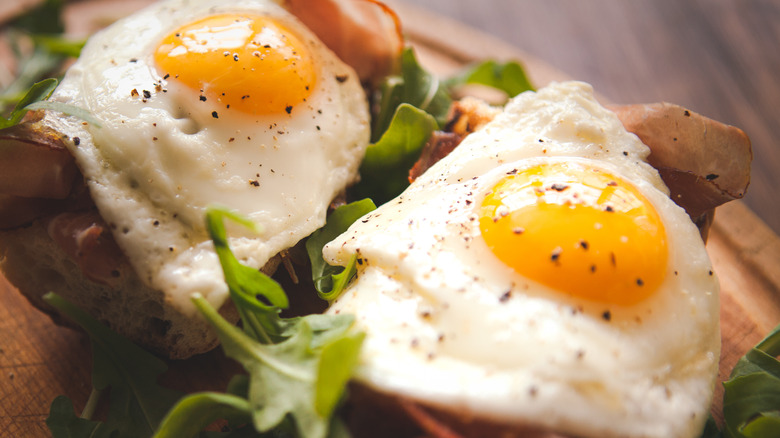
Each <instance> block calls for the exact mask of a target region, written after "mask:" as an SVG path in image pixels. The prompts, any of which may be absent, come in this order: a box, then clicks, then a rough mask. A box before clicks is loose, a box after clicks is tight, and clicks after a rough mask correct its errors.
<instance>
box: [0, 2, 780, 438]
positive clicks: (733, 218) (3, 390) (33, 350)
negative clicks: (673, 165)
mask: <svg viewBox="0 0 780 438" xmlns="http://www.w3.org/2000/svg"><path fill="white" fill-rule="evenodd" d="M146 3H148V0H127V1H125V0H120V1H116V0H110V1H101V2H94V1H88V2H80V3H75V4H73V5H71V7H70V10H69V13H68V15H67V17H68V20H67V21H68V22H69V23H70V25H71V26H72V27H71V29H73V30H74V31H75V32H76V33H81V34H83V33H84V32H87V31H89V30H93V29H94V28H96V27H99V26H102V25H104V24H105V23H107V22H110V21H112V20H114V19H116V18H118V17H119V16H121V15H124V14H126V13H129V12H131V11H132V10H134V9H137V8H140V7H141V6H143V5H144V4H146ZM387 3H388V4H390V5H391V6H392V7H393V8H394V9H396V11H397V12H398V13H399V15H400V16H401V19H402V23H403V26H404V31H405V33H406V35H407V37H408V39H409V41H410V42H411V43H412V44H413V45H414V46H415V47H416V49H417V53H418V57H419V58H420V60H421V62H422V63H423V64H424V65H425V66H427V67H428V68H430V69H431V70H433V71H435V72H438V73H441V74H443V75H446V74H448V73H451V72H453V71H455V70H457V69H458V68H460V67H462V66H464V65H466V64H468V63H471V62H475V61H479V60H483V59H487V58H492V59H500V60H506V59H515V60H520V61H521V62H522V63H523V64H524V65H525V66H526V68H527V70H528V73H529V76H530V78H531V80H532V82H533V83H534V84H535V85H536V86H542V85H544V84H546V83H548V82H550V81H553V80H563V79H568V78H567V76H566V75H565V74H564V73H561V72H558V71H556V70H554V69H552V68H551V67H549V66H547V65H546V64H544V63H543V62H541V61H539V60H536V59H533V58H531V57H529V56H527V55H526V54H524V53H522V52H520V51H519V50H517V49H516V48H514V47H511V46H509V45H507V44H506V43H504V42H502V41H500V40H497V39H495V38H493V37H491V36H489V35H485V34H483V33H479V32H477V31H475V30H472V29H470V28H467V27H465V26H463V25H462V24H460V23H457V22H454V21H451V20H447V19H444V18H441V17H438V16H433V15H431V14H430V13H426V12H424V11H422V10H419V9H418V8H414V7H412V6H409V5H407V4H405V3H400V2H396V1H388V2H387ZM2 19H3V17H0V22H2ZM758 159H760V157H758ZM707 249H708V251H709V253H710V256H711V258H712V261H713V265H714V267H715V271H716V273H717V274H718V276H719V278H720V281H721V329H722V338H723V349H722V355H721V367H720V369H721V371H720V375H719V377H718V379H719V381H723V380H724V379H726V378H727V376H728V374H729V372H730V370H731V368H732V367H733V365H734V363H735V362H736V361H737V359H739V357H741V356H742V355H743V354H744V353H745V352H747V351H748V350H749V349H750V348H751V347H752V346H753V345H755V344H756V343H757V342H758V341H760V340H761V339H762V338H763V337H764V336H765V335H766V334H767V333H768V332H769V331H771V330H772V329H773V328H774V326H775V325H776V324H778V323H780V239H778V236H777V235H775V234H774V233H773V232H772V231H771V230H770V229H769V228H768V227H767V226H766V225H765V224H764V223H763V222H761V220H760V219H758V218H757V217H756V216H755V215H754V214H753V213H752V212H751V211H750V210H748V209H747V208H746V207H745V206H744V205H743V204H742V203H741V202H732V203H730V204H727V205H726V206H723V207H721V208H719V209H718V211H717V213H716V217H715V222H714V224H713V227H712V229H711V231H710V237H709V241H708V244H707ZM0 303H1V304H0V431H3V432H2V433H0V434H1V435H3V436H13V437H38V436H49V435H50V434H49V432H48V429H47V428H46V426H45V423H44V421H45V419H46V417H47V416H48V412H49V406H50V404H51V402H52V400H53V399H54V398H55V397H56V396H58V395H61V394H65V395H68V396H69V397H70V398H71V399H72V400H73V401H74V404H75V407H76V411H77V412H80V411H81V409H82V408H83V406H84V403H85V402H86V400H87V398H88V397H89V394H90V391H91V382H90V379H91V351H90V346H89V340H88V339H87V338H86V337H85V336H84V335H82V334H81V333H79V332H76V331H73V330H70V329H67V328H62V327H58V326H56V325H55V324H53V323H52V322H51V320H50V319H49V318H48V317H47V316H45V315H44V314H42V313H40V312H39V311H38V310H36V309H35V308H33V307H32V306H31V305H30V304H29V303H27V301H26V300H25V299H24V298H22V297H21V295H20V294H19V293H18V292H17V291H16V290H15V289H14V288H13V287H12V286H11V285H9V284H8V283H7V282H6V281H5V279H3V278H1V277H0ZM235 370H237V367H236V365H235V364H233V363H232V362H230V361H229V360H226V359H224V357H222V355H221V353H220V352H219V351H214V352H211V353H208V354H205V355H202V356H199V357H195V358H193V359H189V360H186V361H173V362H171V363H170V370H169V371H168V373H166V374H165V375H164V376H163V380H164V381H165V383H166V385H168V386H171V387H173V388H175V389H179V390H182V391H195V390H218V391H221V390H223V389H224V388H225V385H226V383H227V379H228V378H229V376H230V375H232V373H233V372H235ZM721 400H722V388H721V386H720V385H718V386H717V387H716V396H715V400H714V402H713V413H715V415H716V417H719V416H720V406H721Z"/></svg>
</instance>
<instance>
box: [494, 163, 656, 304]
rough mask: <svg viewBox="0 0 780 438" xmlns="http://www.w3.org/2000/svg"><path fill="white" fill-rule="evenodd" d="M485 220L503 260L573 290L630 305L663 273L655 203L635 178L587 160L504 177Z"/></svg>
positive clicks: (587, 296)
mask: <svg viewBox="0 0 780 438" xmlns="http://www.w3.org/2000/svg"><path fill="white" fill-rule="evenodd" d="M479 224H480V230H481V232H482V236H483V237H484V240H485V242H486V243H487V245H488V246H489V247H490V249H491V250H492V251H493V253H494V254H495V255H496V256H497V257H498V259H500V260H501V261H502V262H503V263H504V264H506V265H507V266H509V267H511V268H513V269H514V270H515V271H516V272H518V273H519V274H521V275H523V276H525V277H527V278H529V279H531V280H534V281H537V282H540V283H542V284H544V285H546V286H549V287H551V288H553V289H556V290H558V291H561V292H564V293H567V294H570V295H572V296H575V297H579V298H584V299H587V300H590V301H595V302H600V303H607V304H615V305H623V306H628V305H632V304H636V303H638V302H640V301H642V300H644V299H646V298H647V297H649V296H651V295H652V294H653V292H654V291H655V290H656V289H657V288H658V286H659V285H660V284H661V282H662V281H663V279H664V277H665V273H666V264H667V258H668V250H667V246H666V233H665V230H664V226H663V223H662V222H661V218H660V217H659V215H658V212H657V211H656V210H655V208H654V207H653V205H652V204H651V203H650V202H649V201H648V200H647V199H646V198H645V197H644V196H643V195H642V194H641V193H639V191H638V190H637V189H636V187H634V186H633V185H632V184H630V183H629V182H627V181H625V180H623V179H622V178H618V177H616V176H614V175H610V174H609V173H606V172H604V171H601V170H598V169H594V168H590V167H588V166H585V165H583V164H579V163H571V162H567V163H555V164H545V165H540V166H536V167H532V168H529V169H526V170H523V171H520V172H517V173H513V174H510V175H507V176H505V177H504V178H503V179H502V180H501V181H499V182H498V183H497V184H496V185H495V187H493V189H492V191H491V192H490V194H488V195H487V197H486V198H485V199H484V201H483V203H482V205H481V210H480V217H479Z"/></svg>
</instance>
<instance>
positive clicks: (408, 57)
mask: <svg viewBox="0 0 780 438" xmlns="http://www.w3.org/2000/svg"><path fill="white" fill-rule="evenodd" d="M378 94H379V95H378V97H377V99H376V100H377V101H378V102H379V104H378V107H379V109H378V111H377V112H376V113H375V114H374V115H373V122H372V129H371V141H372V142H376V141H377V140H378V139H379V138H381V137H382V136H383V135H384V133H385V131H386V130H387V129H388V128H389V127H390V123H391V121H392V120H393V118H394V114H395V113H396V112H397V108H398V106H399V105H401V104H403V103H408V104H410V105H412V106H414V107H417V108H419V109H421V110H423V111H425V112H427V113H428V114H431V115H432V116H433V117H434V119H435V120H436V121H437V123H438V126H442V125H443V124H444V123H445V122H446V118H447V111H448V110H449V107H450V104H451V103H452V99H451V98H450V96H449V95H448V94H447V91H446V90H445V89H444V87H442V86H441V84H440V82H439V78H438V77H437V76H436V75H434V74H431V73H429V72H428V71H426V70H425V69H423V68H422V67H421V66H420V64H419V63H418V62H417V58H416V56H415V54H414V50H412V49H411V48H406V49H404V51H403V52H402V53H401V74H400V76H390V77H388V78H387V79H385V81H384V82H383V83H382V85H381V86H380V87H379V91H378Z"/></svg>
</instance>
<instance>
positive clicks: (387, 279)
mask: <svg viewBox="0 0 780 438" xmlns="http://www.w3.org/2000/svg"><path fill="white" fill-rule="evenodd" d="M648 153H649V151H648V148H647V147H646V146H645V145H644V144H642V143H641V142H640V141H639V140H638V138H637V137H636V136H634V135H633V134H630V133H628V132H627V131H626V130H625V129H624V128H623V126H622V125H621V123H620V121H619V120H618V119H617V117H616V116H615V115H614V114H613V113H611V112H610V111H608V110H607V109H605V108H604V107H602V106H601V105H600V104H599V103H598V102H597V100H596V99H595V98H594V95H593V90H592V88H591V87H590V86H589V85H587V84H584V83H581V82H564V83H555V84H551V85H549V86H548V87H545V88H543V89H540V90H539V91H537V92H526V93H523V94H521V95H520V96H518V97H516V98H515V99H513V100H512V101H511V102H510V103H509V104H508V105H507V106H506V108H505V111H504V112H503V113H502V114H501V115H499V116H498V117H496V118H495V119H494V120H493V121H492V122H490V123H489V124H487V125H486V126H485V127H484V128H482V129H481V130H479V131H477V132H476V133H473V134H471V135H470V136H468V137H467V138H466V139H464V141H463V142H462V143H461V144H460V145H459V146H458V147H457V148H456V149H455V150H454V151H453V152H452V153H451V154H450V155H449V156H447V157H446V158H444V159H443V160H441V161H439V162H438V163H437V164H436V165H434V166H433V167H431V168H430V169H428V171H426V172H425V174H423V175H422V176H421V177H420V178H418V179H417V180H416V181H415V182H414V183H413V184H412V185H411V186H410V187H409V188H408V189H407V190H406V191H405V192H404V193H403V194H401V195H400V196H398V197H397V198H396V199H395V200H393V201H391V202H389V203H387V204H385V205H383V206H381V207H380V208H378V209H377V210H375V211H374V212H372V213H370V214H368V215H367V216H365V217H363V218H362V219H360V220H358V221H356V223H355V224H353V225H352V227H351V228H349V229H348V230H347V231H346V232H345V233H344V234H343V235H341V236H339V237H338V238H337V239H335V240H334V241H333V242H331V243H329V244H328V245H327V246H326V247H325V248H324V256H325V259H326V260H327V261H328V262H329V263H332V264H340V265H345V264H346V263H347V261H348V260H349V259H350V257H351V256H352V255H354V254H357V255H358V263H359V264H358V277H357V279H356V280H355V281H354V282H353V283H352V284H351V285H350V287H349V288H348V289H347V290H346V291H345V292H344V294H343V295H342V296H341V297H340V298H339V299H338V300H336V301H335V302H334V303H333V305H332V306H331V308H330V309H329V310H328V312H329V313H334V314H335V313H350V314H354V315H356V318H357V325H358V326H359V328H361V329H362V330H365V331H366V333H367V337H366V340H365V344H364V348H363V350H362V353H361V362H360V365H359V367H358V370H357V375H356V379H357V380H358V381H359V382H361V383H362V384H364V385H366V386H368V387H370V388H372V389H373V390H375V391H378V392H380V393H385V394H395V395H401V396H403V397H406V398H410V399H412V400H415V401H417V402H419V403H421V404H423V405H427V406H430V407H433V408H436V409H440V410H443V411H448V412H451V413H454V414H456V415H459V416H460V418H479V419H482V420H486V421H489V422H494V423H498V424H502V425H507V426H509V427H512V426H516V427H518V428H527V427H530V428H541V429H545V430H552V431H555V432H557V433H562V434H567V435H572V436H584V437H617V436H620V437H667V438H668V437H694V436H699V434H700V433H701V430H702V426H703V424H704V421H705V420H706V418H707V416H708V410H709V406H710V401H711V397H712V389H713V383H714V380H715V377H716V374H717V369H718V358H719V349H720V333H719V302H718V291H719V289H718V288H719V286H718V281H717V278H716V276H715V275H714V273H713V272H712V265H711V263H710V261H709V258H708V256H707V253H706V251H705V248H704V245H703V243H702V240H701V238H700V236H699V233H698V230H697V229H696V227H695V226H694V225H693V224H692V223H691V221H690V219H689V218H688V216H687V215H686V214H685V212H684V211H683V210H682V209H681V208H680V207H678V206H677V205H676V204H674V202H672V200H671V199H669V197H668V192H667V189H666V187H665V186H664V184H663V182H662V180H661V179H660V178H659V176H658V174H657V172H656V171H655V170H654V169H653V168H652V167H651V166H649V165H648V164H646V162H645V158H646V157H647V155H648Z"/></svg>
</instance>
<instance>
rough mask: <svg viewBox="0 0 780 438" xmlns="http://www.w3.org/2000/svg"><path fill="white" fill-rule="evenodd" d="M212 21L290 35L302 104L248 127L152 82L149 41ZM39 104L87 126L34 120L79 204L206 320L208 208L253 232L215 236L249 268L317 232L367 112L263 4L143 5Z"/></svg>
mask: <svg viewBox="0 0 780 438" xmlns="http://www.w3.org/2000/svg"><path fill="white" fill-rule="evenodd" d="M218 13H252V14H259V15H266V16H272V17H276V19H278V20H280V21H281V22H283V23H285V25H286V26H287V27H288V28H291V29H293V30H294V31H295V32H296V33H297V34H298V35H299V36H300V39H301V40H302V41H303V42H304V44H305V45H306V47H307V49H308V50H309V51H310V52H311V54H312V56H313V57H314V63H315V65H316V66H317V67H316V68H317V71H316V73H317V82H316V86H315V88H314V90H313V91H312V92H311V95H310V96H309V97H308V99H307V100H306V102H305V103H303V104H300V105H296V106H295V107H294V108H293V109H292V112H290V114H289V115H288V114H282V115H268V116H257V117H255V116H249V115H246V114H242V113H240V112H237V111H231V110H229V109H226V108H225V107H224V106H218V105H217V104H216V103H212V102H201V101H199V100H198V99H197V97H198V96H197V92H193V91H192V90H190V89H187V88H186V87H184V86H182V85H180V84H178V83H177V82H176V81H175V80H173V79H172V78H165V77H161V75H160V73H159V72H158V71H157V69H156V68H155V66H154V64H153V63H154V60H153V54H154V50H155V48H156V47H157V45H158V44H159V43H160V41H161V40H162V39H163V37H165V36H166V35H168V34H169V33H171V32H173V31H174V30H175V29H177V28H179V27H181V26H182V25H185V24H187V23H189V22H192V21H194V20H196V19H200V18H203V17H205V16H208V15H211V14H218ZM345 78H346V79H345ZM53 100H56V101H60V102H67V103H69V104H73V105H76V106H79V107H82V108H84V109H86V110H88V111H89V112H91V113H92V115H93V116H95V117H96V118H97V119H98V120H99V121H100V126H94V125H91V124H88V123H83V122H82V121H81V120H78V119H75V118H71V117H62V116H50V117H49V118H48V120H49V123H51V124H52V125H54V126H55V127H56V128H57V129H59V130H60V131H61V132H64V133H66V134H68V135H69V136H70V137H71V142H70V150H71V152H72V153H73V155H74V156H75V158H76V162H77V164H78V166H79V167H80V169H81V171H82V173H83V175H84V176H85V179H86V181H87V183H88V186H89V188H90V193H91V195H92V198H93V200H94V202H95V204H96V205H97V207H98V209H99V211H100V213H101V215H102V216H103V218H104V219H105V220H106V222H107V223H108V224H109V225H110V226H111V228H112V230H113V232H114V237H115V238H116V240H117V242H118V244H119V246H120V247H121V248H122V250H123V252H124V253H125V254H126V255H127V256H128V258H129V261H130V263H131V264H132V265H133V266H134V268H135V270H136V271H137V273H138V274H139V276H140V277H141V279H142V280H143V281H145V282H146V283H147V284H148V285H150V286H151V287H153V288H157V289H159V290H162V291H164V292H165V293H166V299H167V300H168V301H169V302H171V303H172V304H173V305H175V306H177V307H179V308H180V309H181V310H182V311H184V312H194V307H193V306H192V305H191V303H190V299H189V297H190V295H191V294H192V293H193V292H200V293H202V294H203V295H204V296H206V298H207V299H208V300H209V301H210V303H211V304H212V305H214V306H217V307H218V306H220V305H221V304H222V302H223V301H224V300H225V298H226V296H227V287H226V285H225V283H224V280H223V278H222V273H221V269H220V267H219V264H218V261H217V258H216V255H215V253H214V251H213V248H212V245H211V243H210V239H209V238H208V236H207V234H206V231H205V226H204V213H205V209H206V208H207V207H208V206H210V205H221V206H225V207H227V208H230V209H232V210H235V211H237V212H239V213H241V214H243V215H245V216H247V217H249V218H250V219H251V220H252V221H253V222H254V223H255V224H256V225H257V226H258V229H259V230H260V233H259V234H254V233H251V232H248V231H246V230H244V229H241V228H240V227H232V228H229V230H230V234H231V236H233V237H231V240H230V243H231V245H232V247H233V249H234V252H235V253H236V255H237V257H239V259H241V260H242V262H244V263H245V264H247V265H249V266H251V267H255V268H259V267H262V266H263V265H264V264H265V263H266V262H267V261H268V260H269V259H270V258H271V257H272V256H274V255H275V254H277V253H278V252H280V251H281V250H284V249H286V248H289V247H291V246H293V245H294V244H295V243H296V242H298V241H299V240H300V239H302V238H303V237H305V236H307V235H309V234H310V233H311V232H313V231H314V230H316V229H317V228H319V227H321V226H322V225H323V224H324V221H325V214H326V211H327V207H328V205H329V203H330V201H331V200H332V199H333V198H334V197H335V195H336V194H337V193H338V192H339V191H341V190H343V188H344V187H345V186H346V185H347V184H349V183H350V182H352V181H353V180H354V178H355V177H356V173H357V168H358V166H359V163H360V161H361V159H362V157H363V154H364V152H365V148H366V146H367V144H368V140H369V123H368V118H369V116H368V106H367V100H366V97H365V93H364V92H363V89H362V87H361V85H360V83H359V79H358V78H357V76H356V75H355V73H354V71H353V70H352V69H351V68H350V67H349V66H347V65H346V64H344V63H342V62H341V61H340V60H339V59H338V58H337V57H336V56H335V55H334V54H333V53H332V52H331V51H330V50H328V49H327V48H326V47H325V46H324V45H323V44H322V43H321V42H320V41H319V40H318V39H317V38H316V36H315V35H314V34H312V33H311V32H310V31H309V30H308V29H307V28H305V27H304V26H303V25H302V24H301V23H300V22H299V21H298V20H297V19H296V18H295V17H293V16H291V15H290V14H289V13H287V12H286V11H285V10H284V9H283V8H281V7H280V6H279V5H277V4H276V2H273V1H267V0H239V1H231V2H225V1H222V0H168V1H163V2H159V3H156V4H154V5H152V6H150V7H148V8H147V9H144V10H142V11H140V12H138V13H136V14H134V15H132V16H130V17H127V18H125V19H122V20H120V21H118V22H116V23H115V24H113V25H112V26H110V27H108V28H106V29H105V30H103V31H101V32H99V33H98V34H96V35H95V36H93V37H92V38H91V39H90V40H89V42H88V43H87V45H86V47H84V49H83V51H82V54H81V56H80V58H79V59H78V61H77V62H76V63H75V65H73V66H72V67H71V68H70V69H69V71H68V72H67V74H66V76H65V77H64V79H63V81H62V83H61V84H60V86H59V87H58V88H57V90H56V91H55V94H54V96H53ZM214 111H217V112H218V118H216V117H215V116H214V115H212V112H214ZM75 138H78V140H77V141H76V140H73V139H75Z"/></svg>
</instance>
